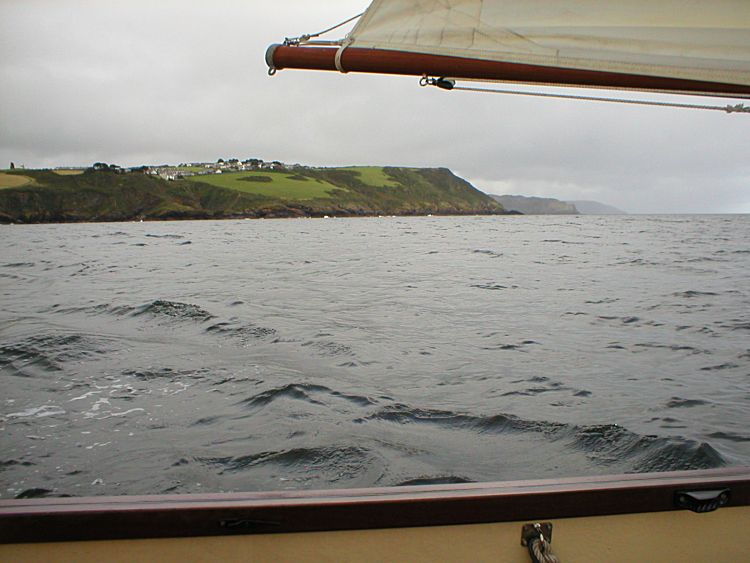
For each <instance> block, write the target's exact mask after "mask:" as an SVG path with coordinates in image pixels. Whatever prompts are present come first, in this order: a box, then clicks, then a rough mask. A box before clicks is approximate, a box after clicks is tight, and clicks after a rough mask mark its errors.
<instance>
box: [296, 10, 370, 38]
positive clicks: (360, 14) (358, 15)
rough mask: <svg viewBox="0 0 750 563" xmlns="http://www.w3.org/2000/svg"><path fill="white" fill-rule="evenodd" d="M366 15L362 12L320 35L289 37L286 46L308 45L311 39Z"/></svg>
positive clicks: (319, 33) (320, 32) (320, 33)
mask: <svg viewBox="0 0 750 563" xmlns="http://www.w3.org/2000/svg"><path fill="white" fill-rule="evenodd" d="M362 15H364V12H361V13H359V14H357V15H356V16H352V17H350V18H349V19H348V20H345V21H342V22H341V23H337V24H336V25H334V26H333V27H329V28H328V29H324V30H323V31H319V32H318V33H310V34H307V33H306V34H304V35H300V36H299V37H287V38H286V39H284V45H299V44H300V43H307V42H308V41H309V40H310V39H312V38H313V37H320V36H321V35H325V34H326V33H328V32H329V31H333V30H334V29H338V28H339V27H341V26H342V25H346V24H348V23H349V22H351V21H354V20H356V19H357V18H359V17H362Z"/></svg>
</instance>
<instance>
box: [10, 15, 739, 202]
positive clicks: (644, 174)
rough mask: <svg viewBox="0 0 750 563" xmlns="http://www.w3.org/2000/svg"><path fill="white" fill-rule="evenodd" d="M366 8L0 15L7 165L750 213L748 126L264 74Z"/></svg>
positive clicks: (387, 83) (377, 80)
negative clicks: (356, 177)
mask: <svg viewBox="0 0 750 563" xmlns="http://www.w3.org/2000/svg"><path fill="white" fill-rule="evenodd" d="M368 4H369V2H367V1H358V0H350V1H344V0H325V1H320V2H314V1H313V0H276V1H274V2H267V1H261V0H241V1H240V0H237V1H231V0H212V1H210V2H207V1H203V2H194V1H189V0H183V1H161V0H160V1H150V2H144V1H140V0H129V1H127V2H123V1H109V0H96V1H94V0H91V1H83V0H78V1H71V0H54V1H53V0H15V1H14V0H0V168H4V167H7V166H9V163H10V161H14V162H15V163H16V164H24V165H25V166H26V167H29V168H31V167H49V166H71V165H86V164H91V163H93V162H95V161H105V162H114V163H117V164H120V165H123V166H129V165H137V164H148V163H152V164H153V163H178V162H191V161H209V160H211V161H213V160H216V159H218V158H225V159H226V158H232V157H237V158H249V157H259V158H263V159H266V160H281V161H285V162H299V163H302V164H309V165H315V166H336V165H347V164H377V165H397V166H428V167H448V168H451V169H452V170H453V171H454V172H456V173H457V174H459V175H460V176H462V177H464V178H466V179H468V180H469V181H471V182H472V183H473V184H474V185H475V186H476V187H478V188H479V189H481V190H482V191H485V192H488V193H497V194H502V193H508V194H522V195H537V196H545V197H557V198H560V199H566V200H570V199H594V200H598V201H601V202H603V203H607V204H610V205H615V206H617V207H620V208H622V209H624V210H626V211H629V212H647V213H653V212H668V213H669V212H675V213H680V212H688V213H689V212H715V213H750V115H745V114H739V115H738V114H732V115H727V114H725V113H720V112H704V111H695V110H676V109H660V108H656V109H654V108H643V107H631V106H621V105H616V104H603V103H594V102H573V101H560V100H541V99H534V98H524V97H520V96H500V95H492V94H473V93H464V92H444V91H442V90H437V89H434V88H420V87H419V86H418V84H417V82H418V79H416V78H408V77H388V76H368V75H355V74H349V75H340V74H337V73H322V72H309V71H291V70H289V71H282V72H279V73H278V74H277V75H276V76H275V77H269V76H268V75H267V73H266V66H265V63H264V53H265V49H266V47H267V46H268V45H269V44H270V43H275V42H280V41H282V40H283V39H284V37H285V36H296V35H300V34H302V33H310V32H315V31H319V30H321V29H324V28H326V27H329V26H330V25H333V24H335V23H338V22H339V21H342V20H344V19H346V18H348V17H349V16H352V15H355V14H357V13H359V12H360V11H362V10H364V8H366V6H367V5H368ZM340 36H341V34H340V32H339V31H336V32H333V35H332V36H331V38H339V37H340ZM667 99H669V98H667ZM693 100H694V98H682V101H686V102H690V101H693ZM700 101H701V102H703V103H716V104H719V105H723V104H725V103H726V102H725V101H716V100H706V99H703V100H700Z"/></svg>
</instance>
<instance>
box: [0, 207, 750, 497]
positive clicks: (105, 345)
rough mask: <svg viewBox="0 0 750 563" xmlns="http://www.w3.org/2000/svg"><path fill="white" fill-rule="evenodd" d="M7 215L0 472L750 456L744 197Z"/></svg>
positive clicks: (283, 470) (570, 471)
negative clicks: (717, 209)
mask: <svg viewBox="0 0 750 563" xmlns="http://www.w3.org/2000/svg"><path fill="white" fill-rule="evenodd" d="M0 238H1V239H2V244H1V246H0V248H2V250H0V385H1V387H0V496H1V497H2V498H32V497H43V496H67V495H72V496H87V495H124V494H138V495H140V494H159V493H198V492H206V493H207V492H229V491H272V490H286V489H330V488H353V487H357V488H358V487H375V486H377V487H380V486H397V485H411V484H432V483H461V482H485V481H505V480H516V479H536V478H556V477H567V476H585V475H601V474H622V473H633V472H657V471H672V470H689V469H704V468H716V467H724V466H736V465H750V281H749V278H748V272H750V215H690V216H688V215H671V216H670V215H664V216H645V215H637V216H484V217H372V218H356V219H344V218H333V217H332V218H328V219H278V220H236V221H233V220H227V221H173V222H139V223H96V224H54V225H51V224H50V225H4V226H0Z"/></svg>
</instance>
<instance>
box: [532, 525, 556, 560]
mask: <svg viewBox="0 0 750 563" xmlns="http://www.w3.org/2000/svg"><path fill="white" fill-rule="evenodd" d="M534 532H536V534H535V535H534V537H533V538H529V539H528V541H527V543H526V547H527V549H528V550H529V555H530V556H531V561H532V562H533V563H560V559H558V557H557V556H556V555H555V554H554V553H552V546H551V545H550V542H549V541H548V540H547V538H545V537H544V533H542V528H541V526H540V525H539V524H534Z"/></svg>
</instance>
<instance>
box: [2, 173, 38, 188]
mask: <svg viewBox="0 0 750 563" xmlns="http://www.w3.org/2000/svg"><path fill="white" fill-rule="evenodd" d="M33 181H34V180H32V179H31V178H29V177H28V176H21V175H17V174H6V173H5V172H0V190H1V189H3V188H18V187H21V186H25V185H26V184H31V183H32V182H33Z"/></svg>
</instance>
